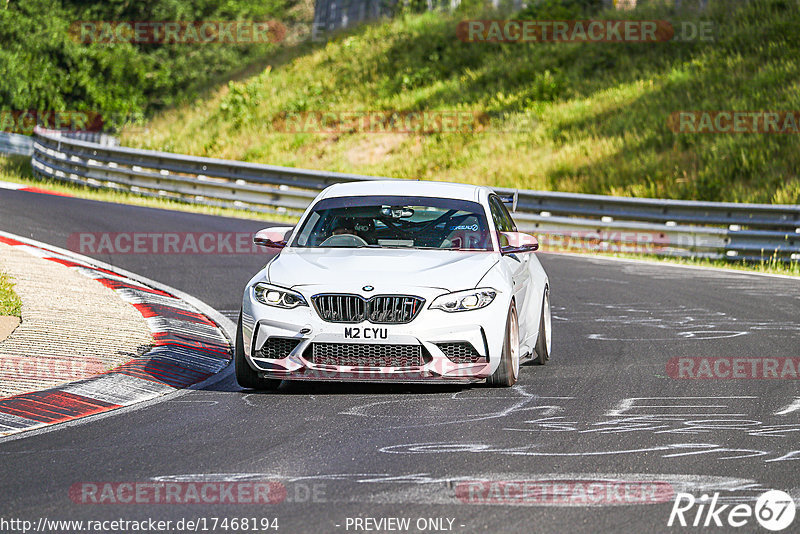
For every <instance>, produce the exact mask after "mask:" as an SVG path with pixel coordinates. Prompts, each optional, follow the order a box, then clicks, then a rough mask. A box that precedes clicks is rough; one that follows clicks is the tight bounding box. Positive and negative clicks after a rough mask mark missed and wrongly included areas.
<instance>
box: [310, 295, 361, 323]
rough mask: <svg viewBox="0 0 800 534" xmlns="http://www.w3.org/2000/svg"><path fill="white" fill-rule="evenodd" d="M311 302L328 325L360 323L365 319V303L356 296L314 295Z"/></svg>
mask: <svg viewBox="0 0 800 534" xmlns="http://www.w3.org/2000/svg"><path fill="white" fill-rule="evenodd" d="M311 301H312V302H313V303H314V308H316V310H317V313H318V314H319V316H320V317H321V318H322V320H323V321H328V322H329V323H361V322H363V321H364V320H366V317H367V301H365V300H364V299H363V298H361V297H360V296H358V295H316V296H314V297H311Z"/></svg>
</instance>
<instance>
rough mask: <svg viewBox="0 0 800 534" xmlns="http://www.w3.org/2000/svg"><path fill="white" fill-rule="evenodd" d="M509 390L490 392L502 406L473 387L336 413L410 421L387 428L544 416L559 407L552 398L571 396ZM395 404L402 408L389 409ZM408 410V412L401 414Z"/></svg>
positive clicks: (523, 388) (365, 405)
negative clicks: (435, 396)
mask: <svg viewBox="0 0 800 534" xmlns="http://www.w3.org/2000/svg"><path fill="white" fill-rule="evenodd" d="M511 391H512V392H514V393H515V395H507V396H498V395H491V396H488V398H491V399H492V401H493V403H494V404H495V405H496V404H498V402H499V403H505V405H504V406H500V407H492V406H487V402H486V400H487V396H485V395H471V393H473V391H471V390H468V391H458V392H455V393H453V394H451V395H450V396H449V399H443V400H441V401H437V402H436V403H435V404H431V402H430V401H429V400H427V399H411V400H409V399H405V398H403V399H392V400H385V401H374V402H368V403H365V404H359V405H357V406H353V407H351V408H348V409H347V410H344V411H342V412H339V415H352V416H357V417H366V418H369V419H378V420H386V421H392V422H393V421H398V420H402V419H407V420H409V421H413V423H408V424H399V425H391V424H390V425H389V426H387V427H386V428H390V429H403V428H421V427H431V426H443V425H453V424H462V423H474V422H476V421H485V420H488V419H500V418H503V417H507V416H509V415H511V414H512V413H520V412H525V411H535V412H540V413H541V415H543V416H550V415H554V414H555V413H558V412H559V411H560V410H561V409H562V408H561V407H560V406H558V405H556V404H553V403H552V401H560V400H566V399H572V397H543V396H539V395H534V394H532V393H529V392H527V391H526V390H525V387H523V386H514V387H512V388H511ZM392 406H397V407H398V408H401V409H402V410H403V411H402V412H400V411H398V410H395V409H392ZM404 414H407V415H404Z"/></svg>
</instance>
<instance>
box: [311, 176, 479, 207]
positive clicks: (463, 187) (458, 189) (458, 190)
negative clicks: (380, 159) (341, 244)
mask: <svg viewBox="0 0 800 534" xmlns="http://www.w3.org/2000/svg"><path fill="white" fill-rule="evenodd" d="M492 192H493V191H492V190H491V189H490V188H488V187H486V186H480V185H469V184H459V183H454V182H433V181H425V180H365V181H358V182H346V183H340V184H334V185H332V186H330V187H328V188H327V189H325V190H324V191H323V192H322V194H320V196H319V200H322V199H323V198H336V197H353V196H368V195H381V196H417V197H436V198H453V199H458V200H471V201H473V202H482V201H483V200H484V199H486V197H487V196H488V195H489V194H491V193H492Z"/></svg>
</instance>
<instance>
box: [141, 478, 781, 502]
mask: <svg viewBox="0 0 800 534" xmlns="http://www.w3.org/2000/svg"><path fill="white" fill-rule="evenodd" d="M151 481H152V482H153V483H165V484H166V483H174V482H178V483H204V482H223V483H224V482H228V483H236V482H255V481H259V482H263V481H271V482H275V481H277V482H280V483H282V484H284V485H285V486H286V490H287V494H288V495H292V494H295V495H297V494H306V495H308V491H307V488H308V487H309V485H312V484H313V485H314V486H316V487H318V488H321V489H322V490H323V491H321V492H319V493H318V495H320V496H321V497H322V499H321V500H319V501H315V502H341V503H371V504H421V505H431V504H440V505H473V506H474V505H504V506H508V505H512V506H514V505H516V506H556V507H599V506H626V505H643V504H658V503H662V502H671V501H672V500H673V498H674V495H675V494H676V493H679V492H684V493H693V494H702V493H708V494H712V493H715V492H719V493H720V498H719V501H718V502H747V501H755V500H756V499H757V498H758V496H759V495H760V494H761V493H763V492H764V491H765V490H767V489H770V488H769V486H767V485H764V484H763V483H760V482H758V481H756V480H752V479H747V478H739V477H725V476H712V475H698V474H663V473H569V472H567V473H564V472H559V473H535V472H519V471H516V472H477V473H469V474H465V475H448V476H438V475H435V474H432V473H429V472H416V473H414V472H406V473H313V474H308V475H297V474H291V475H289V474H282V473H277V472H250V473H187V474H175V475H161V476H155V477H152V478H151ZM293 485H296V486H299V487H300V488H305V490H304V491H302V492H298V491H297V490H296V489H294V488H293ZM476 485H477V486H478V487H479V488H480V490H482V492H483V493H484V495H482V496H479V498H478V499H475V498H474V496H475V495H474V492H473V494H471V493H470V489H471V487H475V486H476ZM523 485H525V486H523ZM593 485H595V486H596V485H600V486H601V487H602V488H604V492H605V491H608V492H609V494H610V492H611V491H615V490H617V491H616V494H615V495H604V496H602V497H607V496H611V498H602V497H601V498H600V499H598V500H597V501H594V502H593V501H591V500H589V499H587V498H586V491H588V490H589V489H590V487H591V486H593ZM619 485H622V486H623V487H625V486H635V485H658V486H659V489H660V493H659V494H657V495H653V497H654V498H652V499H650V500H644V501H642V500H627V499H626V498H625V497H626V496H625V495H622V494H620V493H619V491H618V488H617V486H619ZM523 487H524V488H525V490H524V491H516V492H512V494H511V495H510V497H508V498H506V499H503V498H502V497H503V492H504V491H505V488H511V489H512V490H513V489H514V488H516V489H517V490H519V489H522V488H523ZM493 488H494V489H495V490H496V491H498V492H499V494H498V496H499V497H500V499H499V500H494V499H486V498H480V497H487V496H488V495H487V491H489V492H490V491H492V489H493ZM506 495H508V494H507V493H506ZM287 501H290V499H287Z"/></svg>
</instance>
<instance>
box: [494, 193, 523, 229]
mask: <svg viewBox="0 0 800 534" xmlns="http://www.w3.org/2000/svg"><path fill="white" fill-rule="evenodd" d="M489 211H490V212H491V213H492V219H493V220H494V225H495V227H496V228H497V231H498V232H515V231H516V230H517V229H516V227H515V226H514V221H513V220H511V216H510V215H509V214H508V210H507V209H506V207H505V206H503V202H502V201H501V200H500V199H499V198H497V197H496V196H492V197H489Z"/></svg>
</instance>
